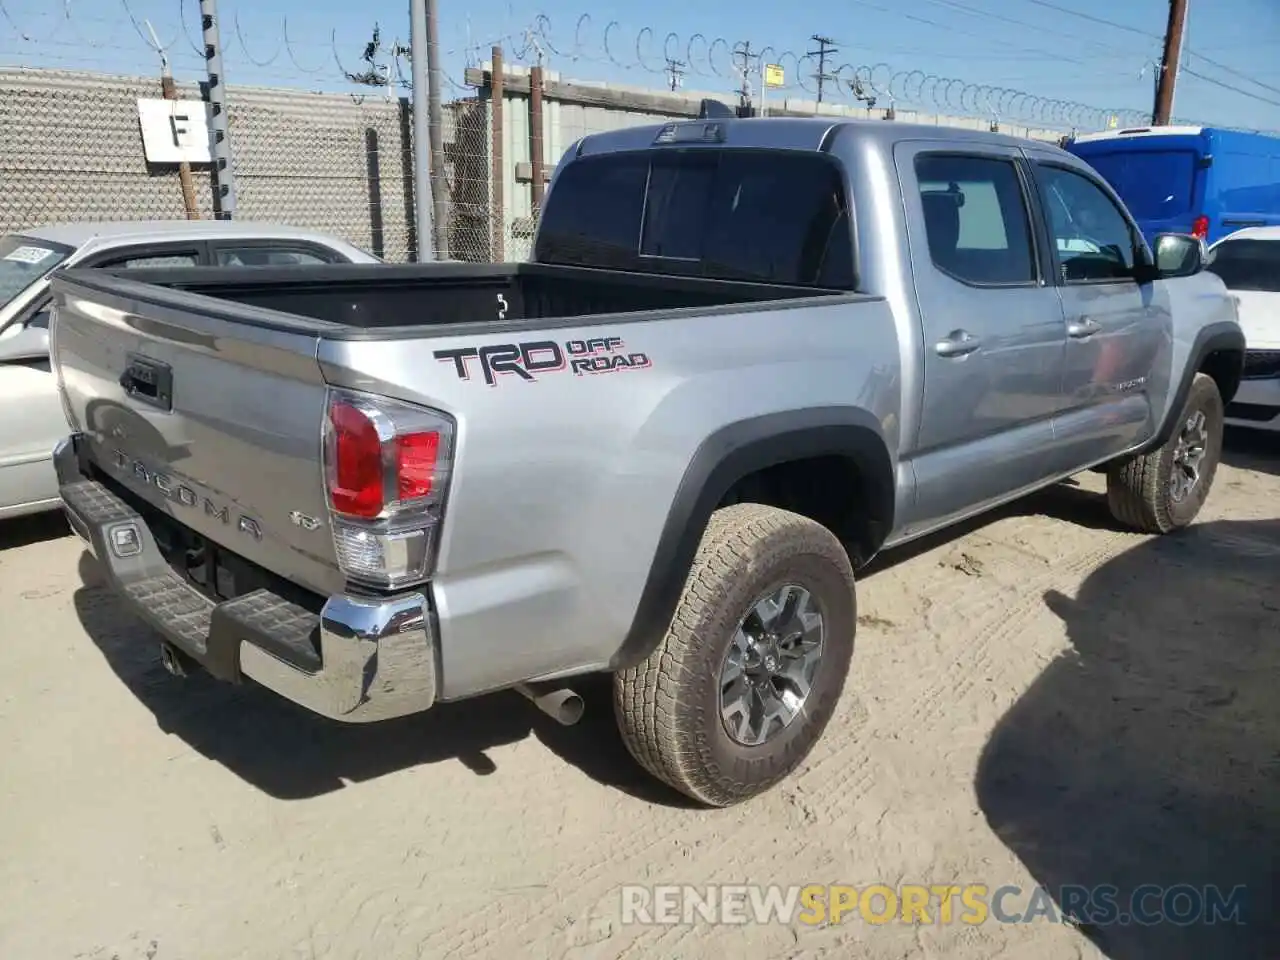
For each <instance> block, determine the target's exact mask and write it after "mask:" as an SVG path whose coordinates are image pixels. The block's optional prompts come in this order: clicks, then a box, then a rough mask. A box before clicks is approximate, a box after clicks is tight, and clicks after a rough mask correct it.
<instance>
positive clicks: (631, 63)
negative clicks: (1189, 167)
mask: <svg viewBox="0 0 1280 960" xmlns="http://www.w3.org/2000/svg"><path fill="white" fill-rule="evenodd" d="M531 30H532V33H533V34H534V35H535V36H536V37H537V38H538V39H539V41H540V42H541V43H542V45H543V46H544V47H545V48H546V49H547V50H549V51H550V52H551V53H553V54H555V55H556V56H557V57H558V58H559V59H560V60H561V61H567V62H569V63H575V64H576V63H607V64H609V65H611V66H612V67H614V68H615V69H617V70H620V71H625V72H640V73H648V74H654V75H661V74H663V73H665V72H667V71H668V70H669V68H670V67H669V65H670V64H671V63H677V64H679V66H680V69H681V71H682V74H683V75H684V76H686V77H701V78H704V79H708V80H722V81H729V82H734V83H740V82H741V81H742V79H743V75H742V74H743V68H742V67H741V66H739V64H738V63H735V60H738V61H741V60H743V59H744V57H743V53H744V52H749V57H747V58H745V59H747V61H748V66H747V73H748V74H749V76H751V77H755V78H757V79H758V78H759V77H760V76H761V74H762V73H763V67H764V65H765V64H772V65H776V66H779V67H781V68H782V71H783V76H784V78H785V82H784V85H783V86H782V87H781V88H780V90H781V92H783V93H786V92H798V93H802V94H804V95H806V96H808V97H816V96H817V94H818V87H817V76H818V74H819V70H818V67H819V64H818V60H817V57H816V56H815V55H814V54H813V53H811V52H808V51H804V52H797V51H795V50H791V49H787V48H781V47H778V46H775V45H772V44H770V45H767V46H765V47H764V48H763V49H761V50H759V51H751V50H750V46H749V43H748V42H747V41H744V40H738V41H733V40H729V39H727V38H725V37H720V36H715V37H709V36H708V35H706V34H704V33H700V32H699V33H694V34H692V35H689V36H687V37H685V36H681V35H680V34H679V33H676V32H675V31H668V32H667V33H665V34H660V33H659V32H658V31H656V30H655V29H654V28H652V27H649V26H643V27H640V28H638V29H636V28H633V30H632V32H631V33H630V35H626V34H625V32H624V30H625V28H624V27H623V25H622V24H621V23H620V22H619V21H617V20H610V21H607V22H606V23H605V24H604V26H603V28H597V25H596V23H595V20H594V18H593V17H592V16H591V14H589V13H584V14H582V15H581V16H580V17H578V19H577V20H576V21H575V23H574V26H573V29H572V31H563V32H562V33H561V34H560V37H561V38H563V37H564V35H565V34H567V33H570V32H571V34H572V42H571V43H570V42H568V41H567V40H564V39H560V40H557V36H556V34H555V30H554V26H553V23H552V20H551V17H550V16H549V15H547V14H537V15H536V16H535V17H534V19H533V21H532V27H531ZM659 37H661V39H659ZM511 56H512V58H513V59H514V60H516V61H519V62H523V61H524V60H525V59H526V48H525V46H523V45H517V46H515V47H514V48H513V50H512V51H511ZM823 72H824V73H825V78H824V81H823V99H824V101H827V102H835V103H841V102H842V103H846V104H849V103H858V104H861V105H862V106H865V107H869V108H875V107H881V108H885V109H889V110H895V111H896V110H898V109H907V108H914V109H921V110H939V111H953V112H956V113H961V114H966V115H969V116H973V117H984V118H989V119H991V120H993V121H995V122H1020V123H1039V124H1044V125H1046V126H1053V127H1063V128H1066V127H1075V128H1094V127H1097V128H1101V127H1104V126H1108V125H1113V124H1114V125H1119V126H1135V125H1140V124H1144V123H1147V122H1149V120H1150V113H1149V112H1148V111H1145V110H1139V109H1135V108H1131V107H1119V106H1112V107H1106V106H1097V105H1094V104H1089V103H1084V102H1082V101H1077V100H1068V99H1063V98H1056V97H1048V96H1042V95H1039V94H1035V93H1032V92H1030V91H1027V90H1021V89H1017V88H1013V87H1008V86H1002V85H995V84H982V83H973V82H970V81H966V80H963V79H959V78H956V77H948V76H943V75H940V74H937V73H933V72H932V71H929V70H923V69H919V68H912V69H902V68H897V67H895V66H893V65H891V64H889V63H884V62H880V63H873V64H855V63H853V62H845V63H841V64H840V65H838V66H833V65H828V66H827V68H826V70H825V71H823ZM757 89H758V87H757ZM1177 122H1187V123H1190V122H1192V121H1190V120H1187V119H1184V118H1178V121H1177Z"/></svg>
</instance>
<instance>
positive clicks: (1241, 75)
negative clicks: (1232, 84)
mask: <svg viewBox="0 0 1280 960" xmlns="http://www.w3.org/2000/svg"><path fill="white" fill-rule="evenodd" d="M1188 52H1189V53H1190V54H1191V55H1192V56H1193V57H1195V58H1197V59H1199V60H1203V61H1204V62H1205V63H1208V64H1210V65H1212V66H1215V67H1217V68H1218V69H1219V70H1221V71H1223V72H1224V73H1229V74H1231V75H1232V76H1233V77H1239V78H1240V79H1241V80H1247V81H1248V82H1249V83H1252V84H1253V85H1254V86H1255V87H1261V88H1262V89H1263V90H1269V91H1270V92H1271V93H1280V87H1273V86H1272V85H1271V84H1269V83H1263V82H1262V81H1261V80H1255V79H1253V77H1251V76H1249V74H1247V73H1242V72H1241V71H1239V70H1237V69H1235V68H1234V67H1229V66H1227V65H1226V64H1225V63H1219V62H1218V61H1217V60H1211V59H1210V58H1209V57H1206V56H1205V55H1204V54H1203V53H1196V52H1195V51H1194V50H1191V51H1188Z"/></svg>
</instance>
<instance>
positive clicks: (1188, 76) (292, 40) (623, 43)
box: [0, 0, 1280, 130]
mask: <svg viewBox="0 0 1280 960" xmlns="http://www.w3.org/2000/svg"><path fill="white" fill-rule="evenodd" d="M540 2H541V4H542V6H536V5H535V6H529V7H526V6H521V5H516V4H515V3H513V2H508V0H465V2H457V0H439V3H440V5H439V16H440V40H441V45H442V47H443V48H444V50H445V58H444V66H445V72H446V77H447V80H448V82H447V84H446V88H445V91H444V94H445V97H446V98H449V97H453V96H460V95H465V94H466V90H465V89H464V88H463V87H462V86H461V83H462V68H463V66H464V63H465V62H466V61H467V60H468V59H472V60H474V59H476V58H477V57H485V56H487V54H488V50H489V47H490V46H491V45H492V44H493V43H495V42H497V43H501V44H502V45H503V47H504V49H505V50H506V56H507V58H508V60H509V61H510V60H523V61H524V62H531V61H532V60H533V59H534V57H535V56H536V54H535V53H534V50H535V47H534V46H532V45H530V44H529V43H528V42H527V39H526V37H527V33H528V31H530V30H532V31H534V36H535V38H536V39H537V42H538V45H539V46H541V48H542V50H543V53H544V56H545V58H546V60H545V62H546V65H547V66H548V67H549V68H552V69H556V70H559V71H560V74H561V76H563V77H564V78H566V79H570V78H581V79H589V80H613V81H619V82H625V83H629V84H636V85H642V86H664V85H665V83H666V75H665V72H664V58H665V56H666V55H667V54H669V55H671V56H672V57H673V58H674V59H677V60H683V61H687V63H686V66H685V71H686V76H685V78H684V84H685V86H687V87H689V88H691V89H698V90H714V91H727V90H729V89H731V88H733V87H734V86H735V83H734V81H733V80H732V79H731V78H730V70H731V67H730V61H729V58H728V48H729V45H732V44H736V43H738V42H740V41H743V40H749V41H750V42H751V45H752V49H753V50H761V49H765V50H768V51H770V52H769V56H768V59H769V60H771V61H774V62H780V63H781V64H782V65H783V66H784V67H785V68H786V71H787V81H788V83H789V84H792V83H794V82H795V80H796V74H797V73H798V72H805V73H808V72H812V71H813V70H814V69H815V67H814V64H813V63H812V62H811V61H806V62H803V63H801V64H800V67H801V69H800V70H797V59H796V58H797V56H803V55H804V54H805V53H806V52H807V51H809V50H811V49H814V48H815V44H814V43H813V42H812V41H811V40H810V39H809V37H810V35H812V34H825V35H827V36H830V37H832V38H833V39H834V40H835V41H836V43H837V45H838V47H839V52H838V53H837V54H835V55H834V58H833V63H834V64H835V65H837V66H838V65H840V64H846V63H847V64H849V65H850V66H849V67H848V68H846V71H845V73H844V74H843V76H845V77H851V76H852V75H853V74H852V68H853V67H854V66H857V65H864V64H865V65H868V66H870V65H875V64H880V63H883V64H887V65H888V66H887V67H881V68H879V70H878V72H877V73H876V74H874V76H875V77H877V78H884V77H887V76H888V75H889V74H890V73H891V72H892V71H910V70H919V71H923V73H924V74H931V75H934V76H936V77H943V78H955V79H956V80H959V81H964V82H966V83H973V84H985V85H988V86H991V87H1001V88H1006V89H1010V90H1021V91H1026V92H1027V93H1029V94H1032V95H1035V96H1038V97H1043V98H1052V99H1057V100H1068V101H1073V102H1082V103H1086V104H1090V105H1094V106H1098V107H1107V108H1128V109H1132V110H1138V111H1149V110H1150V107H1151V99H1152V71H1153V69H1154V66H1155V64H1156V63H1157V62H1158V61H1159V56H1160V37H1161V36H1162V34H1163V31H1164V26H1165V20H1166V17H1167V13H1168V4H1167V0H1128V2H1125V3H1121V2H1117V0H813V2H811V3H808V4H805V5H793V4H790V3H782V2H775V3H763V2H757V3H754V4H752V3H743V2H742V0H701V2H698V3H690V2H688V0H650V2H648V3H645V4H623V3H621V2H617V0H609V2H605V3H598V4H593V3H589V2H588V0H540ZM220 8H221V19H222V39H223V45H224V49H225V50H226V73H227V78H228V81H229V82H230V83H232V84H236V83H243V84H253V85H264V86H274V85H287V86H291V87H303V88H308V89H323V90H351V89H354V88H352V87H351V86H350V84H348V83H346V82H345V81H344V79H343V76H342V73H341V71H340V70H339V67H338V62H341V64H342V66H343V67H344V68H345V69H346V70H348V71H352V72H354V71H358V70H361V69H364V68H365V66H366V65H365V64H364V63H363V62H362V61H361V60H360V55H361V53H362V52H363V50H364V46H365V44H366V43H367V42H368V40H369V38H370V36H371V33H372V29H373V25H374V23H375V21H376V22H377V23H379V24H380V26H381V28H382V38H383V41H384V43H385V44H386V45H387V46H388V47H390V45H391V44H392V43H393V42H394V41H395V40H397V39H399V40H400V41H401V42H403V43H406V44H407V43H408V33H409V27H408V0H363V2H359V3H351V2H349V0H256V2H254V0H221V4H220ZM1190 9H1191V15H1190V25H1189V29H1188V33H1187V47H1188V52H1187V53H1186V55H1185V57H1184V59H1183V61H1182V62H1183V66H1184V70H1183V72H1182V75H1181V78H1180V82H1179V85H1178V92H1177V100H1176V103H1175V113H1176V114H1177V115H1179V116H1183V117H1190V118H1195V119H1199V120H1208V121H1210V122H1214V123H1221V124H1224V125H1233V126H1243V127H1253V128H1264V129H1275V130H1280V58H1275V57H1268V56H1267V54H1268V52H1271V53H1273V54H1274V53H1275V52H1277V51H1280V0H1190ZM268 10H271V12H268ZM588 10H590V12H591V16H590V19H589V20H587V21H580V20H579V18H580V17H581V16H582V15H583V13H585V12H587V11H588ZM145 20H150V22H151V23H152V24H153V25H154V27H155V30H156V33H157V34H158V35H159V38H160V40H161V43H162V44H165V45H167V47H168V50H169V53H170V57H171V60H172V64H173V68H174V72H175V74H176V75H177V76H178V77H179V78H187V79H194V78H196V77H198V76H199V75H200V72H201V69H202V59H201V58H200V56H199V55H198V52H197V51H198V44H199V43H200V36H199V14H198V0H0V64H8V65H12V64H21V65H28V66H48V67H64V68H82V69H93V70H105V71H110V72H114V73H131V74H154V73H155V72H156V70H157V69H158V60H157V58H156V56H155V55H154V53H152V52H151V50H150V48H149V47H148V45H147V43H145V42H144V40H143V38H142V36H140V34H139V32H138V31H137V30H136V29H135V23H138V24H141V23H142V22H143V21H145ZM184 20H185V25H186V26H185V31H184V28H183V23H184ZM611 22H614V26H612V27H609V25H610V23H611ZM606 27H609V29H608V32H607V34H608V42H607V44H606V42H605V35H606ZM539 28H540V29H539ZM143 32H145V28H144V31H143ZM575 34H576V37H575ZM669 34H674V35H675V36H674V37H671V38H670V39H668V35H669ZM699 35H700V36H701V37H702V38H705V40H703V39H698V36H699ZM334 37H336V44H334V43H331V38H334ZM717 38H719V42H717ZM691 40H692V43H691ZM664 43H665V49H664ZM637 45H638V46H639V51H638V53H639V56H637ZM774 51H776V52H777V53H776V55H775V53H774ZM335 53H336V56H335ZM379 59H380V60H381V61H382V62H385V63H394V58H392V57H390V56H388V55H386V54H383V55H382V56H381V57H379ZM829 69H830V68H829ZM404 70H405V72H406V73H407V70H408V65H407V63H404ZM713 70H715V71H718V72H719V73H720V74H721V75H719V76H717V75H715V73H713ZM699 73H701V74H703V75H702V76H699V75H698V74H699ZM918 79H919V75H917V80H918ZM807 82H808V83H809V85H810V88H812V86H813V82H812V81H811V80H810V81H807ZM915 86H916V88H917V89H918V87H919V84H918V83H916V84H915ZM943 86H945V85H943V84H934V88H935V89H941V88H942V87H943ZM791 94H792V95H804V94H802V92H801V91H800V90H797V89H793V90H792V91H791ZM951 94H952V97H953V100H959V99H960V97H961V85H960V84H958V83H957V84H955V85H953V86H952V87H951ZM810 96H811V94H810ZM883 102H884V98H882V103H883ZM964 102H965V103H969V102H970V101H969V100H965V101H964ZM1023 102H1024V103H1025V100H1024V101H1023Z"/></svg>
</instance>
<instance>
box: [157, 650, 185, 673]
mask: <svg viewBox="0 0 1280 960" xmlns="http://www.w3.org/2000/svg"><path fill="white" fill-rule="evenodd" d="M160 663H161V665H162V666H163V667H164V668H165V670H167V671H168V672H169V673H170V674H171V675H173V676H175V677H185V676H186V675H187V665H186V664H185V663H183V656H182V654H181V653H180V652H179V651H178V650H177V649H176V648H175V647H174V646H173V645H172V644H169V643H162V644H160Z"/></svg>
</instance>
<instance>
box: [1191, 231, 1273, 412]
mask: <svg viewBox="0 0 1280 960" xmlns="http://www.w3.org/2000/svg"><path fill="white" fill-rule="evenodd" d="M1207 269H1209V270H1211V271H1213V272H1214V273H1216V274H1217V275H1218V276H1219V277H1220V278H1221V279H1222V282H1223V283H1224V284H1226V286H1227V289H1228V290H1230V291H1231V293H1232V294H1233V295H1234V296H1235V298H1236V305H1237V309H1238V310H1239V312H1240V326H1241V327H1243V328H1244V337H1245V359H1244V379H1243V380H1241V381H1240V391H1239V392H1238V393H1237V394H1236V395H1235V399H1234V400H1233V401H1232V402H1231V404H1230V405H1228V407H1227V423H1229V424H1231V425H1232V426H1238V427H1250V428H1253V429H1255V430H1271V431H1280V227H1247V228H1245V229H1244V230H1238V231H1236V232H1235V233H1233V234H1231V235H1229V236H1226V237H1223V238H1222V239H1221V240H1219V241H1218V242H1217V243H1215V244H1214V245H1213V246H1212V247H1210V248H1209V264H1208V268H1207Z"/></svg>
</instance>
